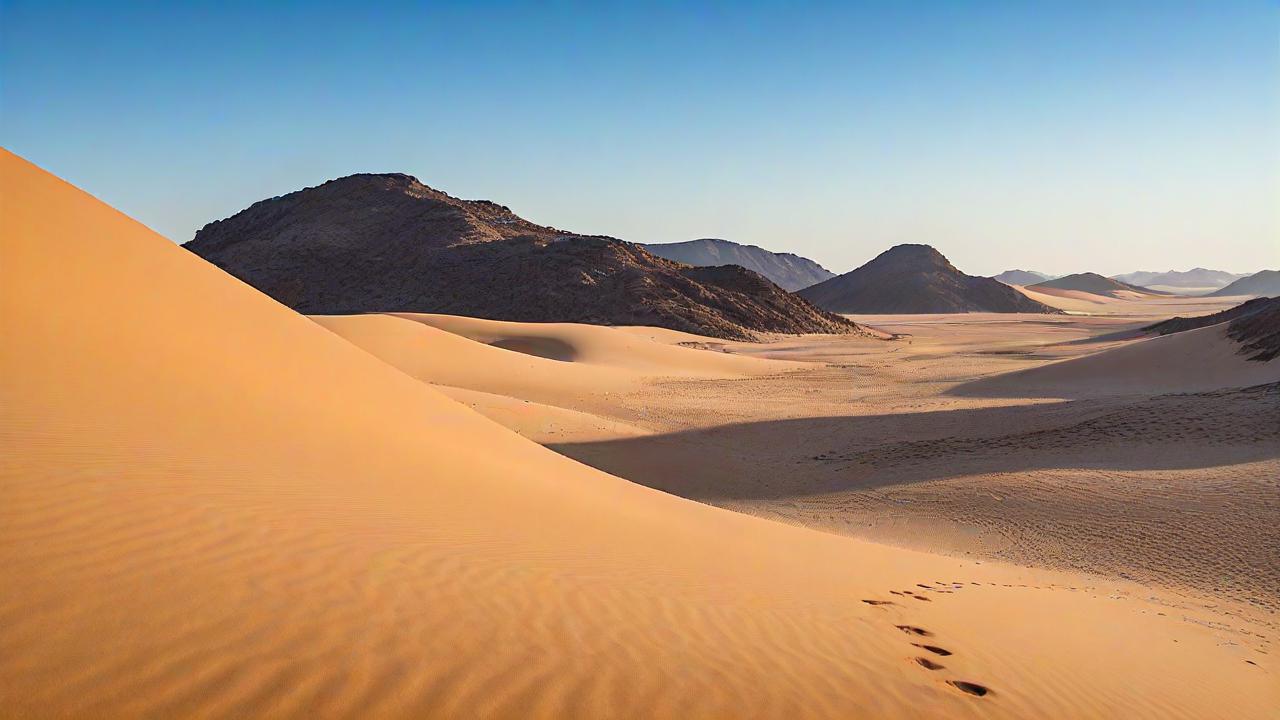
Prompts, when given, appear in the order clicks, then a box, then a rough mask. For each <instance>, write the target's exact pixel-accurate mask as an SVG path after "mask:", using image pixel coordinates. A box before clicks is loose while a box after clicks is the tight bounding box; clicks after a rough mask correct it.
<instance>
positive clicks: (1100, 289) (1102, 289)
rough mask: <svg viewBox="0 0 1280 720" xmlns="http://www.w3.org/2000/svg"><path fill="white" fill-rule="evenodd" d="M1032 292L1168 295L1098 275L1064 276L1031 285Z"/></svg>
mask: <svg viewBox="0 0 1280 720" xmlns="http://www.w3.org/2000/svg"><path fill="white" fill-rule="evenodd" d="M1030 288H1031V289H1032V290H1045V289H1049V290H1076V291H1079V292H1087V293H1091V294H1093V295H1105V296H1107V297H1124V295H1123V293H1126V292H1129V293H1141V294H1144V295H1168V294H1169V293H1166V292H1161V291H1159V290H1152V289H1150V288H1145V287H1139V286H1137V285H1130V284H1129V283H1125V282H1121V281H1119V280H1112V279H1111V278H1109V277H1103V276H1102V275H1099V274H1098V273H1091V272H1085V273H1075V274H1073V275H1065V276H1063V277H1060V278H1056V279H1054V280H1046V281H1044V282H1042V283H1036V284H1035V285H1031V286H1030Z"/></svg>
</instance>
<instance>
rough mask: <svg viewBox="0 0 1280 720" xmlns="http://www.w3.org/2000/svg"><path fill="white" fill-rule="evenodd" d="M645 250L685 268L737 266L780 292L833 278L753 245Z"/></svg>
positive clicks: (711, 241)
mask: <svg viewBox="0 0 1280 720" xmlns="http://www.w3.org/2000/svg"><path fill="white" fill-rule="evenodd" d="M640 247H643V248H644V249H645V250H648V251H649V252H651V253H653V254H654V255H657V256H658V257H661V258H666V259H668V260H675V261H676V262H682V263H684V264H685V265H694V266H698V267H701V266H706V265H741V266H742V267H744V268H746V269H748V270H754V271H755V272H758V273H760V274H761V275H763V276H765V277H766V278H768V279H770V280H772V281H773V283H774V284H775V285H777V286H778V287H780V288H782V289H783V290H790V291H793V292H794V291H796V290H800V289H801V288H807V287H809V286H810V285H815V284H817V283H820V282H822V281H823V280H827V279H829V278H833V277H835V273H833V272H831V271H830V270H827V269H826V268H824V267H822V266H821V265H819V264H818V263H816V262H814V261H812V260H810V259H809V258H806V257H801V256H799V255H796V254H794V253H776V252H770V251H769V250H765V249H764V248H762V247H756V246H755V245H742V244H740V243H736V242H731V241H729V240H720V239H718V238H702V239H700V240H689V241H688V242H678V243H662V244H647V245H641V246H640Z"/></svg>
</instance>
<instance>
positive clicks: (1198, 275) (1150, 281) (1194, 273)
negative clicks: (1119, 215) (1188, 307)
mask: <svg viewBox="0 0 1280 720" xmlns="http://www.w3.org/2000/svg"><path fill="white" fill-rule="evenodd" d="M1244 277H1248V274H1247V273H1244V274H1241V273H1229V272H1226V271H1225V270H1209V269H1206V268H1192V269H1191V270H1186V271H1182V270H1169V271H1167V272H1154V271H1150V270H1139V271H1137V272H1131V273H1126V274H1124V275H1112V276H1111V279H1112V280H1119V281H1120V282H1123V283H1128V284H1130V285H1140V286H1143V287H1152V286H1156V287H1172V288H1192V289H1202V288H1221V287H1225V286H1227V285H1230V284H1231V283H1233V282H1235V281H1236V280H1239V279H1240V278H1244Z"/></svg>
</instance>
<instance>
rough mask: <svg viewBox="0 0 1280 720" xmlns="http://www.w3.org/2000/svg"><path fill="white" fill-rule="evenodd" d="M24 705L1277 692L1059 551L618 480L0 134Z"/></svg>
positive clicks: (950, 709)
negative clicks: (768, 513) (741, 510)
mask: <svg viewBox="0 0 1280 720" xmlns="http://www.w3.org/2000/svg"><path fill="white" fill-rule="evenodd" d="M0 173H2V176H0V190H2V192H3V197H4V201H5V208H4V212H3V214H2V215H0V231H2V232H0V240H2V242H3V253H4V263H3V266H2V271H3V273H4V278H3V283H2V284H0V285H2V290H0V292H3V295H2V296H0V297H2V303H3V305H2V308H0V309H2V310H3V321H4V330H5V334H6V342H5V344H4V346H3V349H2V350H0V392H2V396H0V397H2V399H3V407H4V414H3V424H2V425H0V457H3V458H4V460H3V466H0V492H2V493H3V502H0V585H3V587H4V588H5V590H4V592H3V593H0V648H2V650H3V651H2V652H0V706H2V707H4V708H5V710H6V713H8V714H11V715H14V716H18V717H36V716H39V717H95V718H96V717H294V716H307V717H337V716H343V717H413V718H423V717H460V716H466V717H568V716H577V717H682V718H689V717H744V716H754V717H841V718H848V717H859V716H861V717H876V718H895V717H903V718H906V717H911V718H917V717H951V716H954V717H1010V718H1013V717H1017V718H1026V717H1046V718H1071V717H1120V716H1123V717H1153V718H1155V717H1158V718H1178V717H1183V718H1204V717H1232V718H1254V717H1257V718H1261V717H1267V716H1268V714H1269V713H1270V712H1271V711H1272V710H1274V707H1275V706H1276V702H1277V701H1278V700H1280V690H1277V687H1276V683H1275V682H1274V678H1275V676H1274V674H1272V670H1270V669H1266V668H1262V667H1259V666H1258V665H1257V664H1250V663H1246V662H1244V661H1243V660H1242V658H1241V657H1240V656H1239V654H1238V652H1237V650H1236V649H1234V648H1232V647H1229V646H1223V645H1221V644H1219V643H1218V642H1217V639H1216V637H1215V635H1214V633H1213V631H1212V629H1211V628H1207V627H1201V626H1197V625H1190V624H1187V623H1182V622H1179V621H1177V620H1175V619H1174V618H1170V617H1164V616H1163V615H1162V614H1159V613H1157V612H1155V611H1154V610H1155V609H1156V606H1149V605H1147V604H1146V603H1145V602H1144V601H1142V600H1140V599H1136V598H1135V599H1133V600H1131V601H1128V602H1123V603H1117V602H1114V601H1110V600H1108V599H1107V598H1106V597H1105V596H1104V593H1102V592H1094V591H1092V589H1091V588H1090V587H1089V586H1087V585H1083V584H1082V585H1080V586H1079V587H1077V586H1076V585H1075V584H1074V582H1075V581H1074V580H1073V579H1072V577H1071V576H1064V575H1060V574H1055V573H1048V572H1039V571H1030V570H1016V569H1012V568H1006V567H1002V566H998V565H993V564H984V565H980V566H979V565H975V564H974V563H968V562H964V561H958V560H953V559H947V558H941V557H935V556H931V555H925V554H920V553H912V552H908V551H901V550H894V549H889V548H884V547H880V546H876V545H871V544H867V543H862V542H858V541H854V540H850V539H846V538H838V537H834V536H829V535H824V534H820V533H815V532H810V531H806V530H802V529H798V528H792V527H787V526H784V525H779V524H774V523H770V522H765V521H761V520H757V519H753V518H749V517H745V516H741V515H736V514H733V513H729V512H725V511H722V510H717V509H714V508H710V507H706V506H702V505H698V504H695V503H691V502H687V501H684V500H680V499H677V498H673V497H671V496H668V495H664V494H661V493H658V492H655V491H652V490H648V489H645V488H641V487H639V486H636V485H633V484H630V483H627V482H624V481H621V480H619V479H617V478H614V477H612V476H609V475H606V474H604V473H600V472H597V471H593V470H591V469H589V468H586V467H584V466H582V465H580V464H578V463H575V462H573V461H571V460H568V459H566V458H563V457H561V456H558V455H556V454H554V453H552V452H550V451H547V450H544V449H542V448H540V447H538V446H536V445H534V444H533V443H530V442H528V441H526V440H524V439H522V438H520V437H518V436H517V435H515V434H514V433H511V432H508V431H506V430H504V429H502V428H500V427H498V426H497V425H495V424H493V423H492V422H490V421H488V420H486V419H484V418H483V417H481V416H479V415H478V414H476V413H474V412H471V411H469V410H467V409H465V408H463V407H462V406H461V405H459V404H458V403H457V402H454V401H452V400H450V399H448V398H446V397H445V396H443V395H442V394H440V393H439V392H436V391H434V390H433V389H431V388H430V387H428V386H427V384H425V383H423V382H420V381H418V380H415V379H413V378H410V377H409V376H407V375H405V374H404V373H402V372H400V371H399V370H396V369H394V368H392V367H391V366H389V365H387V364H385V363H383V362H382V361H380V360H378V359H376V358H374V357H373V356H371V355H370V354H369V353H367V352H365V351H363V350H361V349H359V348H357V347H356V346H355V345H353V344H351V343H348V342H346V341H344V340H342V339H341V338H339V337H337V336H335V335H334V334H333V333H331V332H328V331H326V330H325V329H324V328H322V327H320V326H319V325H317V324H316V323H313V322H310V321H309V320H307V319H306V318H303V317H301V316H299V315H296V314H294V313H292V312H291V311H289V310H287V309H286V308H284V307H283V306H281V305H279V304H277V303H275V302H274V301H272V300H270V299H268V298H266V297H265V296H263V295H261V294H259V293H257V292H255V291H253V290H251V289H250V288H248V287H247V286H245V285H243V284H241V283H239V282H236V281H234V280H232V279H231V278H229V277H228V276H226V275H225V274H223V273H222V272H220V271H219V270H217V269H215V268H213V267H212V266H209V265H207V264H204V263H203V262H201V261H200V260H198V259H197V258H195V257H193V256H192V255H190V254H189V253H187V252H185V251H183V250H181V249H180V248H178V247H176V246H174V245H172V244H170V243H168V242H167V241H165V240H164V239H163V238H160V237H159V236H156V235H155V234H153V233H151V232H150V231H148V230H147V229H146V228H144V227H142V226H141V225H139V224H138V223H136V222H134V221H132V220H130V219H128V218H126V217H125V216H123V215H121V214H119V213H117V212H115V211H113V210H111V209H110V208H108V207H106V206H105V205H102V204H101V203H99V202H97V201H95V200H94V199H92V198H91V197H89V196H88V195H85V194H83V193H81V192H79V191H77V190H75V189H74V188H72V187H70V186H69V185H66V184H65V183H63V182H61V181H59V180H57V179H56V178H53V177H52V176H49V175H47V174H45V173H43V172H41V171H39V170H38V169H36V168H35V167H33V166H31V165H29V164H27V163H25V162H24V161H22V160H20V159H18V158H16V157H14V156H12V155H10V154H8V153H4V154H3V156H0Z"/></svg>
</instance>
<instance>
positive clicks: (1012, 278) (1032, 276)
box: [991, 270, 1053, 285]
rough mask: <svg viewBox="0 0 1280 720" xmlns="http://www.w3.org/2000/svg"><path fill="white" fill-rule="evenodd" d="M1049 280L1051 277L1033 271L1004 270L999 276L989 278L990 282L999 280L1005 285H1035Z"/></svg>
mask: <svg viewBox="0 0 1280 720" xmlns="http://www.w3.org/2000/svg"><path fill="white" fill-rule="evenodd" d="M1051 278H1053V276H1052V275H1049V274H1047V273H1042V272H1036V271H1035V270H1005V271H1004V272H1002V273H1000V274H999V275H993V276H991V279H992V280H999V281H1000V282H1002V283H1004V284H1005V285H1035V284H1036V283H1041V282H1044V281H1045V280H1049V279H1051Z"/></svg>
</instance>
